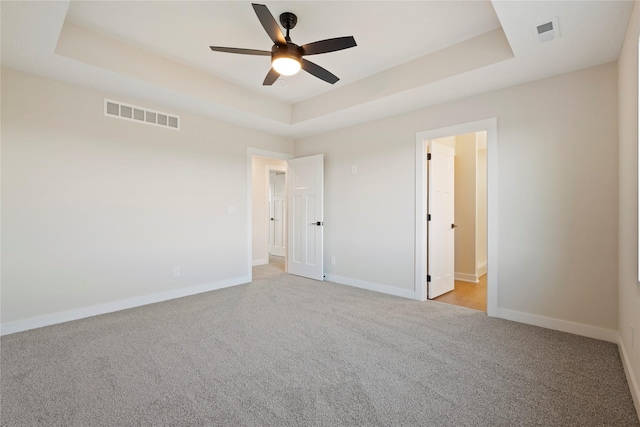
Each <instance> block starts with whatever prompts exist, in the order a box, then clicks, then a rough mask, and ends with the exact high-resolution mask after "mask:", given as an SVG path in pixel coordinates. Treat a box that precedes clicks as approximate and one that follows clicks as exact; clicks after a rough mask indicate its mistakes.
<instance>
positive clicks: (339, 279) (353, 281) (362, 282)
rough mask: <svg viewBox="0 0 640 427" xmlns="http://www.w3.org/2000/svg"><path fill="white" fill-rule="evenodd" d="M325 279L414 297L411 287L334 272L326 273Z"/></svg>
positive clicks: (404, 296)
mask: <svg viewBox="0 0 640 427" xmlns="http://www.w3.org/2000/svg"><path fill="white" fill-rule="evenodd" d="M325 280H327V281H328V282H333V283H339V284H341V285H347V286H353V287H355V288H360V289H366V290H368V291H374V292H381V293H383V294H389V295H395V296H397V297H402V298H409V299H416V293H415V291H414V290H413V289H401V288H396V287H393V286H388V285H383V284H381V283H374V282H367V281H365V280H359V279H352V278H350V277H343V276H336V275H335V274H327V275H326V276H325Z"/></svg>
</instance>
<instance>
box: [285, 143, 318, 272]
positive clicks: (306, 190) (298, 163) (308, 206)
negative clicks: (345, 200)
mask: <svg viewBox="0 0 640 427" xmlns="http://www.w3.org/2000/svg"><path fill="white" fill-rule="evenodd" d="M288 166H289V167H288V174H287V188H288V191H287V208H288V212H289V215H288V217H287V224H288V225H287V229H288V233H287V240H288V244H287V251H288V257H287V272H288V273H291V274H295V275H297V276H304V277H308V278H310V279H316V280H323V278H324V275H323V270H324V269H323V263H322V258H323V241H322V238H323V232H322V230H323V191H324V190H323V180H324V156H323V155H322V154H318V155H315V156H309V157H302V158H299V159H291V160H289V161H288Z"/></svg>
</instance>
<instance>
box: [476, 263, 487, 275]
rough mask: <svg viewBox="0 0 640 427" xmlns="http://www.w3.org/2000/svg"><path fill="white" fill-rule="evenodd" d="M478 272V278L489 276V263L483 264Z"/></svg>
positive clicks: (478, 268) (477, 269)
mask: <svg viewBox="0 0 640 427" xmlns="http://www.w3.org/2000/svg"><path fill="white" fill-rule="evenodd" d="M476 271H477V272H478V277H482V276H484V275H485V274H487V263H486V262H485V263H482V264H480V265H479V266H478V267H477V268H476Z"/></svg>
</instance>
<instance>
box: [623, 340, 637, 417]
mask: <svg viewBox="0 0 640 427" xmlns="http://www.w3.org/2000/svg"><path fill="white" fill-rule="evenodd" d="M618 348H619V349H620V356H621V359H622V366H624V373H625V375H626V376H627V382H628V383H629V390H631V397H632V398H633V404H634V405H635V406H636V413H637V415H638V419H639V420H640V384H638V381H636V376H635V375H634V372H633V367H632V366H631V360H630V359H629V353H627V349H626V348H625V347H624V343H623V342H622V337H621V336H620V334H618Z"/></svg>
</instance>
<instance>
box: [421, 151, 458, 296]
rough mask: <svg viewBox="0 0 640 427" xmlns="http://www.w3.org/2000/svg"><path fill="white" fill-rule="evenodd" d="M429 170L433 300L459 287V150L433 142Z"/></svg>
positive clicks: (430, 292) (429, 259)
mask: <svg viewBox="0 0 640 427" xmlns="http://www.w3.org/2000/svg"><path fill="white" fill-rule="evenodd" d="M429 146H430V150H429V151H430V153H429V156H430V160H427V170H428V177H429V183H428V191H429V194H428V199H427V200H428V205H427V212H428V215H429V221H428V222H427V224H428V225H427V230H428V231H427V233H428V240H427V277H428V278H429V279H430V281H428V282H427V298H429V299H433V298H436V297H438V296H440V295H442V294H444V293H446V292H449V291H452V290H453V289H454V286H455V282H454V276H455V274H454V273H455V265H454V261H455V246H454V245H455V224H454V219H455V217H454V203H455V202H454V198H453V196H454V194H453V191H454V178H455V177H454V169H453V160H454V154H455V151H454V150H453V148H451V147H447V146H446V145H443V144H438V143H436V142H433V141H431V142H430V143H429Z"/></svg>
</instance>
